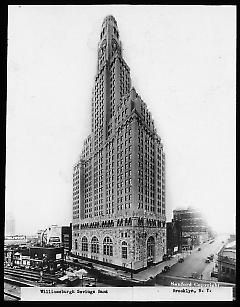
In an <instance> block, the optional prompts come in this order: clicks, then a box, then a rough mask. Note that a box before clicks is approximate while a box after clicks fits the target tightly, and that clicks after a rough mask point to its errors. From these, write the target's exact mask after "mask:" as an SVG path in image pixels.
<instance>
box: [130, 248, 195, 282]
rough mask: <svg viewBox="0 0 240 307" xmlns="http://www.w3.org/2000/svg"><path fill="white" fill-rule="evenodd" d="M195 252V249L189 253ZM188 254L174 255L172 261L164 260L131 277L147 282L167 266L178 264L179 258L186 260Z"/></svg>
mask: <svg viewBox="0 0 240 307" xmlns="http://www.w3.org/2000/svg"><path fill="white" fill-rule="evenodd" d="M196 250H197V248H195V249H194V250H192V251H191V253H194V252H195V251H196ZM189 255H190V254H189V253H188V252H184V253H178V254H176V255H174V256H173V258H172V259H170V260H166V261H163V262H161V263H159V264H157V265H155V266H152V267H150V268H148V269H146V270H144V271H141V272H139V273H136V274H133V277H134V278H135V279H138V280H142V281H147V280H149V279H150V277H155V276H156V275H158V274H159V273H161V272H162V270H163V268H164V267H165V266H166V265H168V266H170V267H171V266H173V265H174V264H176V263H177V262H178V259H179V258H186V257H188V256H189Z"/></svg>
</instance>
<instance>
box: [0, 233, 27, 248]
mask: <svg viewBox="0 0 240 307" xmlns="http://www.w3.org/2000/svg"><path fill="white" fill-rule="evenodd" d="M26 243H27V236H24V235H14V236H5V238H4V246H10V245H16V246H21V245H26Z"/></svg>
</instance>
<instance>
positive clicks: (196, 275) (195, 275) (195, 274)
mask: <svg viewBox="0 0 240 307" xmlns="http://www.w3.org/2000/svg"><path fill="white" fill-rule="evenodd" d="M191 277H192V278H198V277H199V274H198V273H197V272H192V275H191Z"/></svg>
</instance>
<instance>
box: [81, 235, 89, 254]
mask: <svg viewBox="0 0 240 307" xmlns="http://www.w3.org/2000/svg"><path fill="white" fill-rule="evenodd" d="M82 251H83V252H87V251H88V240H87V238H86V237H83V238H82Z"/></svg>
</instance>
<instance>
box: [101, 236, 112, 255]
mask: <svg viewBox="0 0 240 307" xmlns="http://www.w3.org/2000/svg"><path fill="white" fill-rule="evenodd" d="M103 255H107V256H112V255H113V242H112V240H111V238H109V237H105V238H104V240H103Z"/></svg>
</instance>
